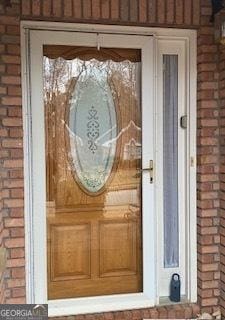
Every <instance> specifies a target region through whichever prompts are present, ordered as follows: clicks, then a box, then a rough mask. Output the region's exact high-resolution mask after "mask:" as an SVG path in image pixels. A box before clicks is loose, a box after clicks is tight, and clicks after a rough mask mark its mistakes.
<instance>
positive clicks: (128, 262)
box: [99, 221, 137, 277]
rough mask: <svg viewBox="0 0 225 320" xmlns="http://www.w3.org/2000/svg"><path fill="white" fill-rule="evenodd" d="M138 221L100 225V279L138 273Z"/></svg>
mask: <svg viewBox="0 0 225 320" xmlns="http://www.w3.org/2000/svg"><path fill="white" fill-rule="evenodd" d="M136 223H137V222H136V221H104V222H101V223H100V230H99V235H100V241H99V242H100V261H99V262H100V277H110V276H122V275H124V276H125V275H131V274H136V272H137V253H136V252H137V235H136Z"/></svg>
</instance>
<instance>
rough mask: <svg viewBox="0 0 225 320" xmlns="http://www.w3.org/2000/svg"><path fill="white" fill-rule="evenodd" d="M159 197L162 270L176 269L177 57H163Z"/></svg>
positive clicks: (177, 230) (177, 243)
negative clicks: (162, 247)
mask: <svg viewBox="0 0 225 320" xmlns="http://www.w3.org/2000/svg"><path fill="white" fill-rule="evenodd" d="M163 65H164V74H163V81H164V90H163V91H164V102H163V109H164V110H163V140H164V144H163V163H164V164H163V194H164V201H163V204H164V267H165V268H175V267H178V266H179V215H178V56H177V55H164V56H163Z"/></svg>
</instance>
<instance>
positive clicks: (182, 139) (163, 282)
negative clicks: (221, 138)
mask: <svg viewBox="0 0 225 320" xmlns="http://www.w3.org/2000/svg"><path fill="white" fill-rule="evenodd" d="M185 48H186V46H185V40H182V41H181V40H174V39H169V40H168V39H158V40H157V52H158V53H157V79H158V81H157V89H158V90H157V92H158V99H157V113H156V123H157V129H156V135H157V137H156V141H157V143H156V158H157V159H156V163H157V168H158V169H157V178H156V181H157V182H158V186H159V189H158V191H159V192H158V193H157V194H156V197H157V200H156V208H157V209H156V211H157V218H158V223H157V234H158V239H157V244H158V246H157V247H158V250H157V252H158V259H157V261H158V267H157V270H159V277H158V285H157V288H158V296H159V297H160V298H161V297H168V296H169V286H170V280H171V277H172V274H174V273H178V274H179V275H180V280H181V296H183V297H186V292H187V290H186V289H187V283H186V279H187V275H186V272H187V268H186V262H187V260H188V256H187V254H186V251H187V250H184V248H185V247H186V243H185V242H186V239H187V237H188V230H186V227H187V226H188V221H187V217H188V215H189V214H188V208H187V206H186V204H187V199H186V197H187V194H186V187H187V177H188V176H187V175H188V170H187V169H188V168H186V161H187V159H186V150H187V145H186V144H187V137H188V136H189V133H188V131H189V126H187V128H186V129H184V128H182V127H181V126H180V123H179V120H180V118H181V117H182V116H185V115H187V108H186V107H187V103H186V97H187V95H186V93H187V89H188V88H187V83H188V82H189V80H188V78H189V74H188V70H187V66H186V59H185V58H186V57H185V56H186V52H185ZM164 55H177V57H178V97H177V98H178V118H177V122H178V132H177V134H178V190H179V196H178V230H179V235H178V241H179V253H178V254H179V265H178V267H173V268H165V267H164V221H163V220H164V216H163V204H164V201H163V199H164V196H163V175H164V170H163V160H164V156H163V152H164V151H163V145H164V142H163V127H164V124H163V106H164V101H163V92H164V87H163V86H164V84H163V56H164ZM158 195H159V196H158Z"/></svg>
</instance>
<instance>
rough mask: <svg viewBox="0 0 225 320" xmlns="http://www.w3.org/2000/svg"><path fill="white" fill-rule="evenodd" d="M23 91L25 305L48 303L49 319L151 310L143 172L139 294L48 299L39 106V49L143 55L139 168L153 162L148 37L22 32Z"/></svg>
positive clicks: (151, 256)
mask: <svg viewBox="0 0 225 320" xmlns="http://www.w3.org/2000/svg"><path fill="white" fill-rule="evenodd" d="M25 32H26V37H25V39H26V46H27V49H26V50H27V52H26V55H25V56H26V63H25V64H26V68H25V74H24V75H23V77H24V78H25V87H26V92H30V95H27V93H26V92H24V97H25V98H24V99H25V104H26V105H27V108H26V111H25V113H24V127H25V159H26V160H25V161H26V168H25V179H26V186H25V197H26V200H25V211H26V215H27V219H26V221H28V225H27V226H26V243H27V246H29V248H28V249H27V255H28V254H29V255H31V256H30V258H29V270H27V272H28V273H29V274H28V282H29V283H28V292H29V295H28V300H27V302H28V303H37V304H43V303H48V304H49V315H50V316H59V315H60V316H62V315H72V314H82V313H92V312H104V311H113V310H125V309H135V308H144V307H151V306H153V305H155V302H156V285H155V284H156V263H155V247H156V245H155V241H156V235H155V232H156V228H155V216H154V212H155V210H154V184H150V183H149V173H148V172H145V173H143V179H142V181H143V185H142V188H143V189H142V190H143V196H142V206H143V210H142V232H143V292H142V293H135V294H120V295H111V296H100V297H88V298H76V299H63V300H48V299H47V231H46V221H47V219H46V174H45V172H46V170H45V169H46V164H45V127H44V123H45V122H44V101H43V72H42V63H43V61H42V58H43V45H77V46H87V47H88V46H96V45H100V46H104V47H109V48H110V47H111V48H113V47H114V48H134V49H141V52H142V79H141V81H142V132H143V134H142V154H143V156H142V166H143V168H147V167H148V166H149V160H155V159H154V74H155V72H154V50H153V41H154V40H153V37H152V36H151V35H129V34H115V33H114V34H107V33H100V32H99V33H96V32H94V31H93V32H71V31H49V30H26V31H25ZM28 243H29V244H28Z"/></svg>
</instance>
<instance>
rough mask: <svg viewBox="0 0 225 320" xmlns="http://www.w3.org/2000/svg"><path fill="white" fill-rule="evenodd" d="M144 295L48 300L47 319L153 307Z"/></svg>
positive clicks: (132, 294)
mask: <svg viewBox="0 0 225 320" xmlns="http://www.w3.org/2000/svg"><path fill="white" fill-rule="evenodd" d="M154 303H155V302H154V300H151V299H150V298H149V297H148V296H147V295H146V294H144V293H130V294H120V295H109V296H98V297H88V298H86V297H85V298H76V299H60V300H49V301H48V307H49V317H56V316H69V315H78V314H87V313H99V312H110V311H122V310H130V309H140V308H149V307H152V306H154Z"/></svg>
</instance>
